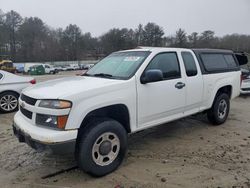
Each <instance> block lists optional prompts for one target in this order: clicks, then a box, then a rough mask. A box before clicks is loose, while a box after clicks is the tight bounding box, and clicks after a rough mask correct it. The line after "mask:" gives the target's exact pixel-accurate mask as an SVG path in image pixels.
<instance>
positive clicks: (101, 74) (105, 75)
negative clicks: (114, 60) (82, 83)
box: [93, 73, 113, 78]
mask: <svg viewBox="0 0 250 188" xmlns="http://www.w3.org/2000/svg"><path fill="white" fill-rule="evenodd" d="M93 76H97V77H105V78H112V77H113V75H111V74H106V73H98V74H94V75H93Z"/></svg>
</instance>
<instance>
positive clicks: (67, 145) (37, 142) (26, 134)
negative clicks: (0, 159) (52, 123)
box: [13, 112, 78, 153]
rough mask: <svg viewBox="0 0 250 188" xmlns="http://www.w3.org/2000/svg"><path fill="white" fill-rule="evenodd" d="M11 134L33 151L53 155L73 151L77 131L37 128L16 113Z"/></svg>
mask: <svg viewBox="0 0 250 188" xmlns="http://www.w3.org/2000/svg"><path fill="white" fill-rule="evenodd" d="M13 132H14V134H15V135H16V137H17V138H18V140H19V141H20V142H25V143H27V144H28V145H29V146H31V147H32V148H34V149H37V150H44V149H50V150H52V151H53V152H54V153H68V152H74V150H75V142H76V138H77V132H78V131H77V130H68V131H67V130H66V131H60V130H53V129H47V128H43V127H38V126H36V125H33V124H32V123H31V122H30V121H29V119H27V118H26V117H24V116H23V115H22V114H21V113H20V112H17V113H16V115H15V117H14V123H13Z"/></svg>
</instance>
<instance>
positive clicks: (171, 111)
mask: <svg viewBox="0 0 250 188" xmlns="http://www.w3.org/2000/svg"><path fill="white" fill-rule="evenodd" d="M183 68H184V67H181V66H180V63H179V60H178V55H177V53H176V52H164V53H160V54H157V55H156V56H155V57H154V58H153V59H152V60H151V62H150V63H149V65H148V66H147V68H146V69H145V70H144V72H145V71H147V70H150V69H159V70H161V71H162V73H163V80H162V81H157V82H151V83H147V84H141V83H140V81H139V79H140V78H138V82H137V83H138V84H137V95H138V98H137V99H138V100H137V105H138V119H137V120H138V126H139V129H140V128H142V129H143V128H146V127H150V126H153V125H157V124H161V123H164V122H167V121H170V120H173V119H177V118H179V117H182V116H183V113H184V107H185V93H186V87H185V77H183V75H182V72H183V71H181V69H183ZM142 76H143V74H142ZM180 83H181V84H182V85H183V87H178V86H179V85H180ZM178 84H179V85H178Z"/></svg>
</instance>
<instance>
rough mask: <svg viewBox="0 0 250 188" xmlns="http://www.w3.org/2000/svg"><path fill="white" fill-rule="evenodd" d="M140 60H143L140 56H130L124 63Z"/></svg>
mask: <svg viewBox="0 0 250 188" xmlns="http://www.w3.org/2000/svg"><path fill="white" fill-rule="evenodd" d="M139 59H141V57H139V56H129V57H125V59H124V61H138V60H139Z"/></svg>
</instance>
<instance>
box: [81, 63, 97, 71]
mask: <svg viewBox="0 0 250 188" xmlns="http://www.w3.org/2000/svg"><path fill="white" fill-rule="evenodd" d="M94 65H95V64H84V65H82V69H83V70H89V69H90V68H91V67H93V66H94Z"/></svg>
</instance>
